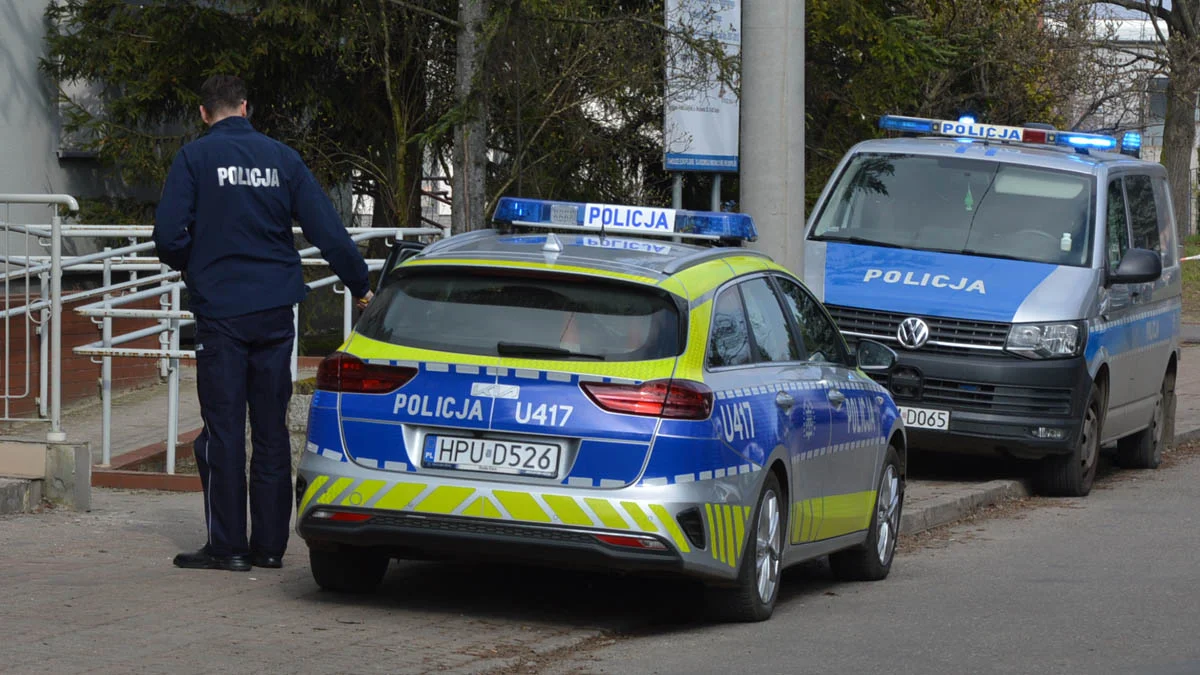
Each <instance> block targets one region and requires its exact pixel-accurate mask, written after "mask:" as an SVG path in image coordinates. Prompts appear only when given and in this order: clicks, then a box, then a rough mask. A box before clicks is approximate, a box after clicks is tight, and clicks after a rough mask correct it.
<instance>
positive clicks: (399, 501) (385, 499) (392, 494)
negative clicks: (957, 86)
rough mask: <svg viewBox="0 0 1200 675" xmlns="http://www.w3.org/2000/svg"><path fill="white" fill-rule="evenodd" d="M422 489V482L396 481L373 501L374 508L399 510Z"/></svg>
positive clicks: (423, 488)
mask: <svg viewBox="0 0 1200 675" xmlns="http://www.w3.org/2000/svg"><path fill="white" fill-rule="evenodd" d="M424 491H425V484H424V483H396V484H395V485H393V486H392V489H391V490H388V492H387V494H385V495H384V496H382V497H380V498H379V501H377V502H375V508H377V509H388V510H391V511H399V510H400V509H403V508H404V507H406V506H408V503H409V502H411V501H412V500H413V499H416V497H417V495H419V494H421V493H422V492H424Z"/></svg>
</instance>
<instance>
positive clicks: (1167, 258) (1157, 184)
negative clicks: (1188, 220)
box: [1154, 177, 1179, 267]
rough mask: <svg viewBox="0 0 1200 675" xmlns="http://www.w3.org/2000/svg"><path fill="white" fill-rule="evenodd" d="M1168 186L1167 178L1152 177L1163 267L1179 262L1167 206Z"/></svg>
mask: <svg viewBox="0 0 1200 675" xmlns="http://www.w3.org/2000/svg"><path fill="white" fill-rule="evenodd" d="M1169 193H1170V188H1169V187H1167V179H1166V178H1162V177H1158V178H1155V179H1154V195H1155V200H1156V202H1157V203H1158V238H1159V240H1160V241H1161V243H1162V263H1163V267H1174V266H1175V265H1178V264H1179V260H1177V258H1178V257H1179V250H1178V249H1177V248H1176V244H1175V228H1174V224H1173V222H1172V221H1173V218H1172V217H1171V216H1172V213H1171V208H1170V207H1169V206H1167V204H1169V203H1170V202H1169V201H1168V194H1169Z"/></svg>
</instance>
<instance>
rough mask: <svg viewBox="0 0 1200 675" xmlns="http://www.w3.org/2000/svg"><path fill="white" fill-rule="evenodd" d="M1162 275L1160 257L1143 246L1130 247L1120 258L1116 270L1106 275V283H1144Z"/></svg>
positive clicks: (1156, 279) (1155, 279)
mask: <svg viewBox="0 0 1200 675" xmlns="http://www.w3.org/2000/svg"><path fill="white" fill-rule="evenodd" d="M1161 276H1162V257H1161V256H1159V255H1158V254H1157V253H1155V252H1154V251H1148V250H1146V249H1144V248H1131V249H1129V250H1128V251H1126V252H1125V256H1124V257H1123V258H1121V264H1119V265H1117V270H1116V271H1115V272H1113V273H1111V274H1109V275H1108V284H1109V285H1110V286H1111V285H1113V284H1144V283H1147V282H1150V281H1158V278H1159V277H1161Z"/></svg>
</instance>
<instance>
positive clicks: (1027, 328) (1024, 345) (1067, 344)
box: [1004, 323, 1087, 359]
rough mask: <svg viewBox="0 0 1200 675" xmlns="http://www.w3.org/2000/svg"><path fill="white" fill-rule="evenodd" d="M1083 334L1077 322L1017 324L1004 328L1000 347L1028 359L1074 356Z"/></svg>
mask: <svg viewBox="0 0 1200 675" xmlns="http://www.w3.org/2000/svg"><path fill="white" fill-rule="evenodd" d="M1086 337H1087V334H1086V333H1084V332H1083V330H1082V328H1081V325H1080V324H1078V323H1018V324H1013V327H1012V328H1011V329H1010V330H1009V331H1008V342H1007V344H1005V346H1004V348H1005V349H1007V350H1008V351H1010V352H1013V353H1014V354H1019V355H1021V356H1025V357H1028V358H1031V359H1054V358H1063V357H1067V356H1078V355H1079V354H1080V352H1082V351H1083V343H1084V339H1085V338H1086Z"/></svg>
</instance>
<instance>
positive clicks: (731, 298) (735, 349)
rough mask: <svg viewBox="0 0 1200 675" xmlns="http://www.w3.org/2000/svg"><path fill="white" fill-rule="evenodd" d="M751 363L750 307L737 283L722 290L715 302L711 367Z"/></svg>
mask: <svg viewBox="0 0 1200 675" xmlns="http://www.w3.org/2000/svg"><path fill="white" fill-rule="evenodd" d="M748 363H750V332H749V331H748V330H747V329H746V310H745V309H743V308H742V294H741V293H740V292H739V291H738V287H737V286H730V287H729V288H726V289H725V290H723V291H721V294H720V295H718V296H717V301H716V302H715V303H713V314H712V328H711V329H710V333H709V338H708V367H709V368H724V367H727V366H744V365H746V364H748Z"/></svg>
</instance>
